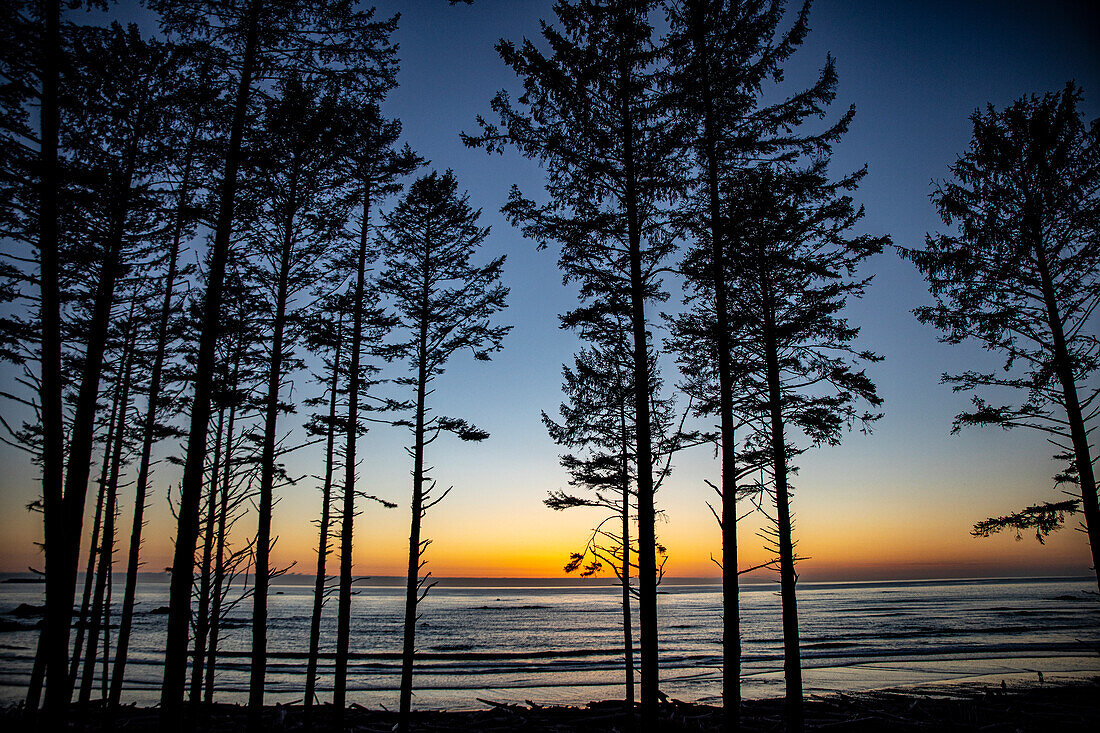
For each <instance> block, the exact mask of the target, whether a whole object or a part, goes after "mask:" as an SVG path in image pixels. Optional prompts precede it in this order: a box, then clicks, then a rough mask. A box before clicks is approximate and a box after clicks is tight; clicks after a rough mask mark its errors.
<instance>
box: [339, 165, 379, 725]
mask: <svg viewBox="0 0 1100 733" xmlns="http://www.w3.org/2000/svg"><path fill="white" fill-rule="evenodd" d="M370 205H371V186H370V182H369V180H366V181H364V183H363V224H362V228H361V229H360V231H359V252H358V254H357V256H356V272H355V290H354V300H353V301H352V304H351V313H352V315H351V363H350V365H349V366H348V424H347V445H346V447H345V449H344V496H343V507H342V509H341V512H340V589H339V594H338V596H337V601H336V659H335V660H334V661H335V665H334V669H333V681H332V706H333V708H334V709H335V713H336V720H335V721H334V722H335V725H336V727H340V726H341V725H342V724H343V720H344V707H345V696H346V694H347V676H348V649H349V647H350V645H351V567H352V541H353V539H354V537H353V532H354V529H355V448H356V440H357V438H358V433H359V390H360V374H359V371H360V363H361V359H362V350H363V316H364V314H363V297H364V293H365V291H366V276H367V242H368V233H369V226H370Z"/></svg>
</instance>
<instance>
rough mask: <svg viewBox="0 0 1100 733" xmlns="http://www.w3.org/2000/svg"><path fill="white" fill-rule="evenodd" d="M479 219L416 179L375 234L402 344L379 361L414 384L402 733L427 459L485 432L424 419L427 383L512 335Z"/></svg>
mask: <svg viewBox="0 0 1100 733" xmlns="http://www.w3.org/2000/svg"><path fill="white" fill-rule="evenodd" d="M480 215H481V212H480V210H474V209H471V208H470V205H469V203H468V196H466V195H461V194H459V193H458V183H457V181H456V180H455V177H454V174H453V173H452V172H451V171H447V172H446V173H444V174H443V175H439V174H438V173H437V172H435V171H433V172H432V173H430V174H428V175H425V176H422V177H420V178H418V179H417V180H416V181H415V182H414V183H413V184H412V186H411V187H410V188H409V191H408V193H407V194H405V196H404V197H403V198H402V199H401V202H400V203H399V204H398V205H397V206H396V207H395V208H394V209H393V211H392V212H390V213H389V214H387V215H386V216H385V222H386V226H385V228H384V229H383V230H382V231H381V232H380V234H379V238H380V241H381V244H382V254H383V257H384V258H385V269H384V271H383V272H382V275H381V276H380V279H379V288H380V289H381V290H382V292H384V293H385V294H386V295H387V296H388V297H389V299H390V300H391V301H392V303H393V308H394V311H395V313H396V316H397V321H398V322H397V328H398V330H399V331H400V332H401V333H402V336H404V337H405V340H404V341H401V342H398V343H395V344H388V345H387V347H386V350H385V352H384V353H385V355H386V357H387V358H389V359H400V360H402V361H404V362H405V363H406V364H407V366H408V368H409V370H410V371H411V372H413V375H414V376H411V377H402V378H400V379H398V380H397V383H398V384H402V385H405V386H408V387H411V388H412V389H413V390H414V391H415V394H416V398H415V399H416V402H415V407H414V410H413V416H412V419H411V420H402V421H400V422H399V423H398V424H400V425H404V426H405V427H407V428H409V431H410V432H411V433H412V438H413V445H412V448H411V449H410V450H409V453H410V454H411V456H412V459H413V470H412V476H413V486H412V527H411V530H410V533H409V568H408V578H407V582H406V591H405V633H404V642H403V644H402V654H401V697H400V706H401V707H400V717H399V718H398V730H400V731H407V730H408V728H409V713H410V710H411V704H412V672H413V652H414V649H415V634H416V621H417V612H416V609H417V604H418V603H419V602H420V600H422V599H423V597H424V595H425V594H426V593H427V592H428V590H429V589H430V588H431V585H432V584H431V583H429V582H428V578H429V577H430V575H431V573H427V574H426V575H424V576H423V577H422V576H421V575H420V571H421V569H422V568H423V567H424V564H425V561H424V560H423V555H424V550H425V549H426V547H427V545H428V544H429V543H430V542H431V541H430V540H423V539H421V532H420V530H421V521H422V520H423V518H424V515H425V513H426V512H427V511H428V509H430V508H431V507H432V506H434V505H435V504H437V503H439V502H440V501H442V499H443V498H444V497H445V496H446V495H447V493H448V492H449V491H450V489H447V491H444V492H443V493H442V494H439V495H438V496H433V495H432V490H433V489H435V486H436V484H435V482H434V481H432V483H431V485H430V486H428V487H425V483H426V482H428V481H431V479H430V478H429V477H428V476H427V475H426V471H427V469H426V468H425V465H424V453H425V449H426V448H427V446H428V445H429V444H431V443H432V442H434V441H435V440H436V439H437V438H438V437H439V436H440V434H441V433H444V432H448V433H452V434H454V435H456V436H457V437H459V438H460V439H462V440H468V441H481V440H485V439H486V438H487V437H489V435H488V433H486V432H485V431H483V430H480V429H478V428H476V427H474V426H473V425H470V424H469V423H467V422H466V421H465V420H463V419H460V418H454V417H445V416H443V415H435V416H431V417H429V412H430V411H431V408H430V407H429V406H428V401H427V400H428V395H429V393H430V392H432V389H431V384H432V382H433V381H434V380H435V378H436V377H437V376H438V375H440V374H442V373H443V367H444V365H445V364H446V363H447V362H448V361H449V360H450V358H451V357H452V356H454V355H455V354H456V353H457V352H459V351H463V350H469V351H470V352H471V353H472V354H473V356H474V357H475V358H476V359H481V360H488V359H489V355H490V354H491V353H492V352H494V351H497V350H499V349H500V345H501V340H502V339H503V338H504V336H505V334H506V333H507V332H508V331H509V329H510V328H511V327H510V326H497V325H493V323H492V322H491V318H492V317H493V316H494V315H495V314H496V312H497V311H499V310H501V309H502V308H504V307H505V302H504V301H505V297H506V296H507V294H508V289H507V288H505V287H504V286H503V285H500V283H499V281H500V273H501V268H502V267H503V265H504V257H503V256H501V257H498V258H497V259H494V260H492V261H491V262H489V263H488V264H486V265H482V266H478V265H474V264H472V263H471V262H470V259H471V258H472V257H473V256H474V255H475V254H476V253H477V250H478V248H479V247H480V246H481V244H482V242H483V241H484V240H485V237H487V236H488V234H489V230H488V229H487V228H482V227H479V226H478V225H477V221H478V219H479V218H480Z"/></svg>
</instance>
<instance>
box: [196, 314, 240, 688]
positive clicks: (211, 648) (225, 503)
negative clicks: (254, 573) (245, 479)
mask: <svg viewBox="0 0 1100 733" xmlns="http://www.w3.org/2000/svg"><path fill="white" fill-rule="evenodd" d="M243 351H244V336H243V335H242V336H241V339H240V341H239V342H238V344H237V350H236V353H235V358H234V360H233V376H232V377H231V378H230V383H229V386H230V390H229V391H230V393H231V394H234V395H235V393H236V391H237V388H238V387H239V385H240V368H241V355H242V353H243ZM236 419H237V398H236V396H234V398H233V400H232V402H230V404H229V419H228V420H227V425H226V435H225V455H224V457H223V458H222V492H221V502H220V506H219V508H218V529H217V541H216V549H215V551H214V590H213V593H212V594H211V599H210V643H209V644H208V645H207V646H208V649H207V657H206V684H205V689H204V690H203V702H204V703H205V704H206V705H207V706H208V707H209V705H210V704H211V703H212V702H213V701H214V674H215V671H216V666H217V661H218V636H219V634H220V632H221V618H222V607H221V604H222V597H223V596H224V595H225V593H224V591H223V590H222V584H223V583H224V582H225V573H226V570H225V532H226V525H227V524H228V522H229V493H230V479H231V476H232V473H231V470H232V466H233V430H234V427H235V425H234V424H235V422H236Z"/></svg>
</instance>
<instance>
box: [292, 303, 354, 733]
mask: <svg viewBox="0 0 1100 733" xmlns="http://www.w3.org/2000/svg"><path fill="white" fill-rule="evenodd" d="M347 305H348V303H347V299H346V298H341V297H339V296H336V297H332V298H330V299H329V301H328V302H327V303H325V305H324V306H322V308H321V310H320V311H319V314H318V317H317V318H316V319H315V320H314V323H313V324H311V327H310V328H309V330H308V332H307V336H306V338H307V339H308V341H307V343H308V346H309V349H310V351H311V352H312V353H314V354H317V353H321V354H322V355H324V356H323V362H322V363H323V366H324V367H325V369H326V370H327V374H325V373H320V374H314V379H315V380H316V381H317V382H318V383H321V384H325V392H324V393H323V394H322V395H320V396H319V397H316V398H313V399H311V400H308V401H307V404H312V405H320V404H321V403H323V402H325V401H327V406H328V411H327V413H324V414H317V413H315V414H313V415H311V416H310V420H309V422H308V423H307V424H306V429H307V431H308V432H309V433H310V434H311V435H317V436H321V437H324V440H325V467H324V469H323V470H324V473H323V474H322V476H320V477H315V478H319V480H320V481H321V516H320V518H319V519H318V520H317V528H318V537H317V573H316V577H315V580H314V586H313V612H312V614H311V615H310V625H309V658H308V659H307V660H306V687H305V697H304V698H303V701H302V705H303V708H304V715H305V720H306V726H307V727H308V726H310V725H311V724H312V713H313V699H314V697H316V689H317V658H318V656H319V654H320V645H321V615H322V613H323V612H324V607H325V601H326V600H327V599H328V595H329V590H330V588H329V584H328V579H329V578H328V572H327V565H326V563H327V561H328V556H329V554H330V553H331V552H332V550H331V548H330V546H329V539H330V535H331V534H332V530H331V529H330V525H331V523H332V520H331V516H332V479H333V476H334V475H335V472H336V461H337V459H338V456H337V446H336V433H337V432H338V430H339V427H340V422H339V419H338V418H337V413H336V407H337V398H338V396H339V390H340V376H341V369H342V368H343V364H342V362H341V359H340V357H341V349H342V347H343V345H344V339H343V335H344V334H343V331H344V315H345V312H346V311H347ZM326 382H327V383H326Z"/></svg>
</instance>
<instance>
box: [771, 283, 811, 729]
mask: <svg viewBox="0 0 1100 733" xmlns="http://www.w3.org/2000/svg"><path fill="white" fill-rule="evenodd" d="M761 289H762V291H763V294H764V298H763V310H764V313H763V316H764V359H765V368H766V370H767V383H768V404H769V410H770V412H771V433H772V435H771V444H772V446H771V447H772V461H773V468H774V472H775V509H776V521H777V527H776V529H777V532H778V536H777V540H778V543H779V594H780V600H781V604H782V607H783V677H784V680H785V682H786V701H787V702H786V707H787V730H788V731H790V732H791V733H799V732H800V731H801V730H802V728H803V712H802V656H801V651H800V650H799V643H798V603H797V601H796V599H795V581H796V579H797V576H796V575H795V571H794V543H793V541H792V538H791V500H790V492H789V490H788V486H787V444H786V438H785V437H784V435H783V432H784V431H783V402H782V400H783V393H782V389H781V386H780V379H779V347H778V343H777V340H776V334H775V316H774V310H773V306H772V303H771V297H770V285H769V283H768V278H767V272H766V271H765V270H764V268H763V267H762V268H761Z"/></svg>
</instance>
